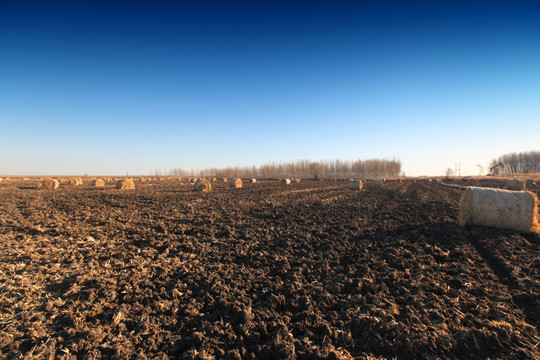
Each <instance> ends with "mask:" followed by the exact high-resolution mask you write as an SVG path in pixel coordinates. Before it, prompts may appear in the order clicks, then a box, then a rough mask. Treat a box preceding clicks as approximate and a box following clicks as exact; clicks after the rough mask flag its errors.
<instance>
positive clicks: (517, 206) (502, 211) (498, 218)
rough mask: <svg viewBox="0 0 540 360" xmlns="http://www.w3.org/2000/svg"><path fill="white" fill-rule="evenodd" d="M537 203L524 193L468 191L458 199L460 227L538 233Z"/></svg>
mask: <svg viewBox="0 0 540 360" xmlns="http://www.w3.org/2000/svg"><path fill="white" fill-rule="evenodd" d="M537 202H538V199H537V198H536V195H534V194H533V193H531V192H528V191H510V190H500V189H493V188H480V187H468V188H467V189H466V190H465V194H463V197H462V198H461V205H460V222H461V225H463V226H465V225H481V226H490V227H496V228H501V229H510V230H516V231H521V232H530V231H538V230H539V226H538V222H537V218H538V214H537V213H538V210H537Z"/></svg>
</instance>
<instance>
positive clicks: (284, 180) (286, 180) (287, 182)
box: [281, 179, 291, 185]
mask: <svg viewBox="0 0 540 360" xmlns="http://www.w3.org/2000/svg"><path fill="white" fill-rule="evenodd" d="M281 183H282V184H283V185H291V179H281Z"/></svg>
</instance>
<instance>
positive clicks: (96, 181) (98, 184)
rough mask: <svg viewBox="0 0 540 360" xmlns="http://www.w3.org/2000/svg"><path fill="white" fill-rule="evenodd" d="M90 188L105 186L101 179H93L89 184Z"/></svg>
mask: <svg viewBox="0 0 540 360" xmlns="http://www.w3.org/2000/svg"><path fill="white" fill-rule="evenodd" d="M90 186H95V187H103V186H105V181H104V180H103V179H94V180H92V182H91V183H90Z"/></svg>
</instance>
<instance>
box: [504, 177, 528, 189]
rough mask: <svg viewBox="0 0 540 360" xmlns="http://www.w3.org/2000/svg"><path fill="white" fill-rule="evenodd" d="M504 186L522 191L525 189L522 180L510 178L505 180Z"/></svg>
mask: <svg viewBox="0 0 540 360" xmlns="http://www.w3.org/2000/svg"><path fill="white" fill-rule="evenodd" d="M506 187H507V188H508V189H509V190H517V191H522V190H525V182H524V181H523V180H517V179H512V180H508V181H507V182H506Z"/></svg>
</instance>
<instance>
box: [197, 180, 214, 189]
mask: <svg viewBox="0 0 540 360" xmlns="http://www.w3.org/2000/svg"><path fill="white" fill-rule="evenodd" d="M193 188H194V189H195V191H202V192H209V191H212V184H211V183H210V181H208V180H206V179H199V180H197V181H196V182H195V185H194V187H193Z"/></svg>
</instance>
